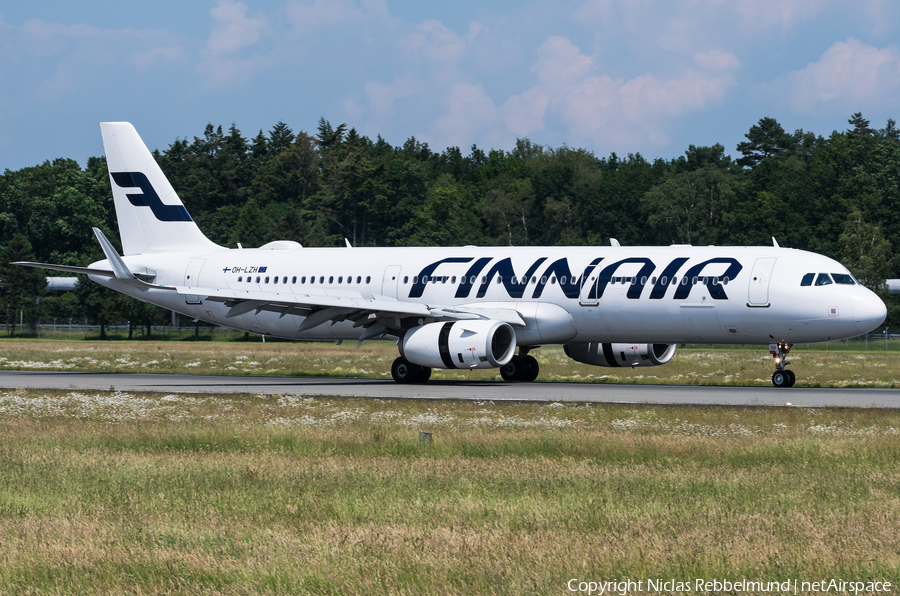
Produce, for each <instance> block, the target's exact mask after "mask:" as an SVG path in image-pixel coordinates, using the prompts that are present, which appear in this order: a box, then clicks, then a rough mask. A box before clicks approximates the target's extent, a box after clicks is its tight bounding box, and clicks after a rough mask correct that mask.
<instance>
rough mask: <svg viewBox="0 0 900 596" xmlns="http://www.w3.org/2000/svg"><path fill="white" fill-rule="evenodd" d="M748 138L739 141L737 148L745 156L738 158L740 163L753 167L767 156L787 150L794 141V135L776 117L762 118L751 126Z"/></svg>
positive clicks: (746, 135)
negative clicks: (785, 130)
mask: <svg viewBox="0 0 900 596" xmlns="http://www.w3.org/2000/svg"><path fill="white" fill-rule="evenodd" d="M744 136H745V137H747V140H746V141H744V142H743V143H738V146H737V150H738V151H740V152H741V153H742V154H743V155H744V157H742V158H740V159H739V160H738V162H737V163H738V165H741V166H744V167H749V168H752V167H754V166H755V165H756V164H758V163H759V162H761V161H762V160H764V159H765V158H767V157H772V156H773V155H778V154H779V153H781V152H782V151H786V150H788V149H789V148H791V146H792V145H793V143H794V139H793V137H791V135H789V134H788V133H786V132H784V129H783V128H782V127H781V125H780V124H778V121H777V120H775V119H774V118H761V119H760V120H759V123H757V124H754V125H753V126H751V127H750V132H748V133H747V134H745V135H744Z"/></svg>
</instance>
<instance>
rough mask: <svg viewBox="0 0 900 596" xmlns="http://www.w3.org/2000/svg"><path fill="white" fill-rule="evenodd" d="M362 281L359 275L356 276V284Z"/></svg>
mask: <svg viewBox="0 0 900 596" xmlns="http://www.w3.org/2000/svg"><path fill="white" fill-rule="evenodd" d="M361 281H362V277H360V276H359V275H357V276H356V283H360V282H361Z"/></svg>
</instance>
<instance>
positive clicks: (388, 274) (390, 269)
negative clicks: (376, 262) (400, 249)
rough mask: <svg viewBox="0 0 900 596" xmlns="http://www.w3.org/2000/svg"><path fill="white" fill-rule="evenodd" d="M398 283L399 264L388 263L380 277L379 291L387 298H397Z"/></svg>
mask: <svg viewBox="0 0 900 596" xmlns="http://www.w3.org/2000/svg"><path fill="white" fill-rule="evenodd" d="M399 283H400V265H388V266H387V267H385V268H384V277H382V278H381V293H382V294H383V295H384V296H387V297H389V298H398V296H397V285H398V284H399Z"/></svg>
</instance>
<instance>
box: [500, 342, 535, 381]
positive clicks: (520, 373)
mask: <svg viewBox="0 0 900 596" xmlns="http://www.w3.org/2000/svg"><path fill="white" fill-rule="evenodd" d="M539 372H540V366H538V361H537V360H536V359H535V357H534V356H529V355H528V348H519V355H518V356H513V357H512V360H510V361H509V362H508V363H506V365H504V366H501V367H500V376H501V377H503V380H504V381H507V382H512V381H526V382H529V383H530V382H531V381H534V380H535V379H537V377H538V373H539Z"/></svg>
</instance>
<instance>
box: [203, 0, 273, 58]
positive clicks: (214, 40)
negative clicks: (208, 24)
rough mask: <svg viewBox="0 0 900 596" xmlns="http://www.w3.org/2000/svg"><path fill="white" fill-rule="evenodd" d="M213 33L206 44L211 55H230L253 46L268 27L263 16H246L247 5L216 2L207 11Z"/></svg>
mask: <svg viewBox="0 0 900 596" xmlns="http://www.w3.org/2000/svg"><path fill="white" fill-rule="evenodd" d="M209 14H210V16H211V17H212V20H213V31H212V34H210V36H209V40H208V41H207V42H206V49H207V50H208V51H209V52H210V53H211V54H232V53H235V52H237V51H239V50H241V49H243V48H246V47H250V46H252V45H255V44H256V42H258V41H259V38H260V37H261V36H262V33H263V31H264V30H265V29H266V27H267V26H268V20H267V19H266V17H265V15H259V16H256V17H248V16H247V5H246V4H244V3H243V2H235V1H234V0H218V2H216V6H215V8H213V9H211V10H210V11H209Z"/></svg>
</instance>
